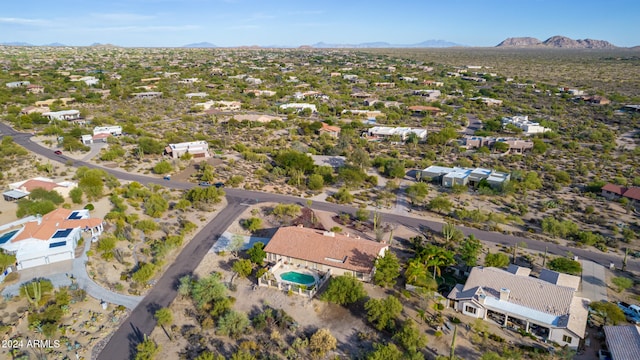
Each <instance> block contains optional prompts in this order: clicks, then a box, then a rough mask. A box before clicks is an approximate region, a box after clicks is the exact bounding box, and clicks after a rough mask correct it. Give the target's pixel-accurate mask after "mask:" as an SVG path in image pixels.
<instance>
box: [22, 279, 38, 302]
mask: <svg viewBox="0 0 640 360" xmlns="http://www.w3.org/2000/svg"><path fill="white" fill-rule="evenodd" d="M24 286H25V289H24V292H25V294H26V295H27V301H29V303H30V304H33V306H38V304H39V303H40V300H41V299H42V285H41V284H40V281H34V282H32V283H31V288H32V290H33V297H31V294H29V288H28V285H24Z"/></svg>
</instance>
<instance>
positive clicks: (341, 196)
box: [331, 187, 353, 204]
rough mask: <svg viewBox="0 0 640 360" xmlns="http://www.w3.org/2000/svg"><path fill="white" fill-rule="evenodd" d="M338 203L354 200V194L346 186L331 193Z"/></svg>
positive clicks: (348, 202)
mask: <svg viewBox="0 0 640 360" xmlns="http://www.w3.org/2000/svg"><path fill="white" fill-rule="evenodd" d="M331 197H333V198H334V199H335V200H336V202H337V203H338V204H350V203H352V202H353V195H352V194H351V193H350V192H349V190H347V188H346V187H341V188H340V189H338V192H336V193H334V194H333V195H331Z"/></svg>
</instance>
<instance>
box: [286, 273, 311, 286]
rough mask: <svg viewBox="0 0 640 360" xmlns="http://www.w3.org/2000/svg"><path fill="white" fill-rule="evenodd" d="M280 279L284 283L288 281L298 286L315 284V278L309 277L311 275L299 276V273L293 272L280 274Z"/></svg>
mask: <svg viewBox="0 0 640 360" xmlns="http://www.w3.org/2000/svg"><path fill="white" fill-rule="evenodd" d="M280 278H281V279H282V280H284V281H288V282H291V283H296V284H300V285H305V286H311V285H313V284H315V283H316V278H315V277H313V276H311V275H307V274H301V273H299V272H295V271H289V272H286V273H282V274H280Z"/></svg>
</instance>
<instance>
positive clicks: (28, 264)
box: [18, 257, 46, 269]
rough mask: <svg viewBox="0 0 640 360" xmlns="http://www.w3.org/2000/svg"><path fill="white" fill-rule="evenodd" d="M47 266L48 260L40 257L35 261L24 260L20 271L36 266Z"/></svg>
mask: <svg viewBox="0 0 640 360" xmlns="http://www.w3.org/2000/svg"><path fill="white" fill-rule="evenodd" d="M45 264H46V260H45V258H44V257H39V258H35V259H28V260H22V261H21V262H20V263H19V264H18V267H19V268H20V269H27V268H31V267H34V266H40V265H45Z"/></svg>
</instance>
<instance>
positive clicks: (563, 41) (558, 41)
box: [496, 35, 617, 49]
mask: <svg viewBox="0 0 640 360" xmlns="http://www.w3.org/2000/svg"><path fill="white" fill-rule="evenodd" d="M496 47H499V48H543V47H548V48H561V49H616V48H617V46H615V45H613V44H611V43H610V42H608V41H605V40H593V39H581V40H573V39H570V38H568V37H566V36H560V35H556V36H552V37H550V38H548V39H547V40H545V41H540V40H538V39H536V38H532V37H512V38H508V39H505V40H504V41H502V42H501V43H500V44H498V45H496Z"/></svg>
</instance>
